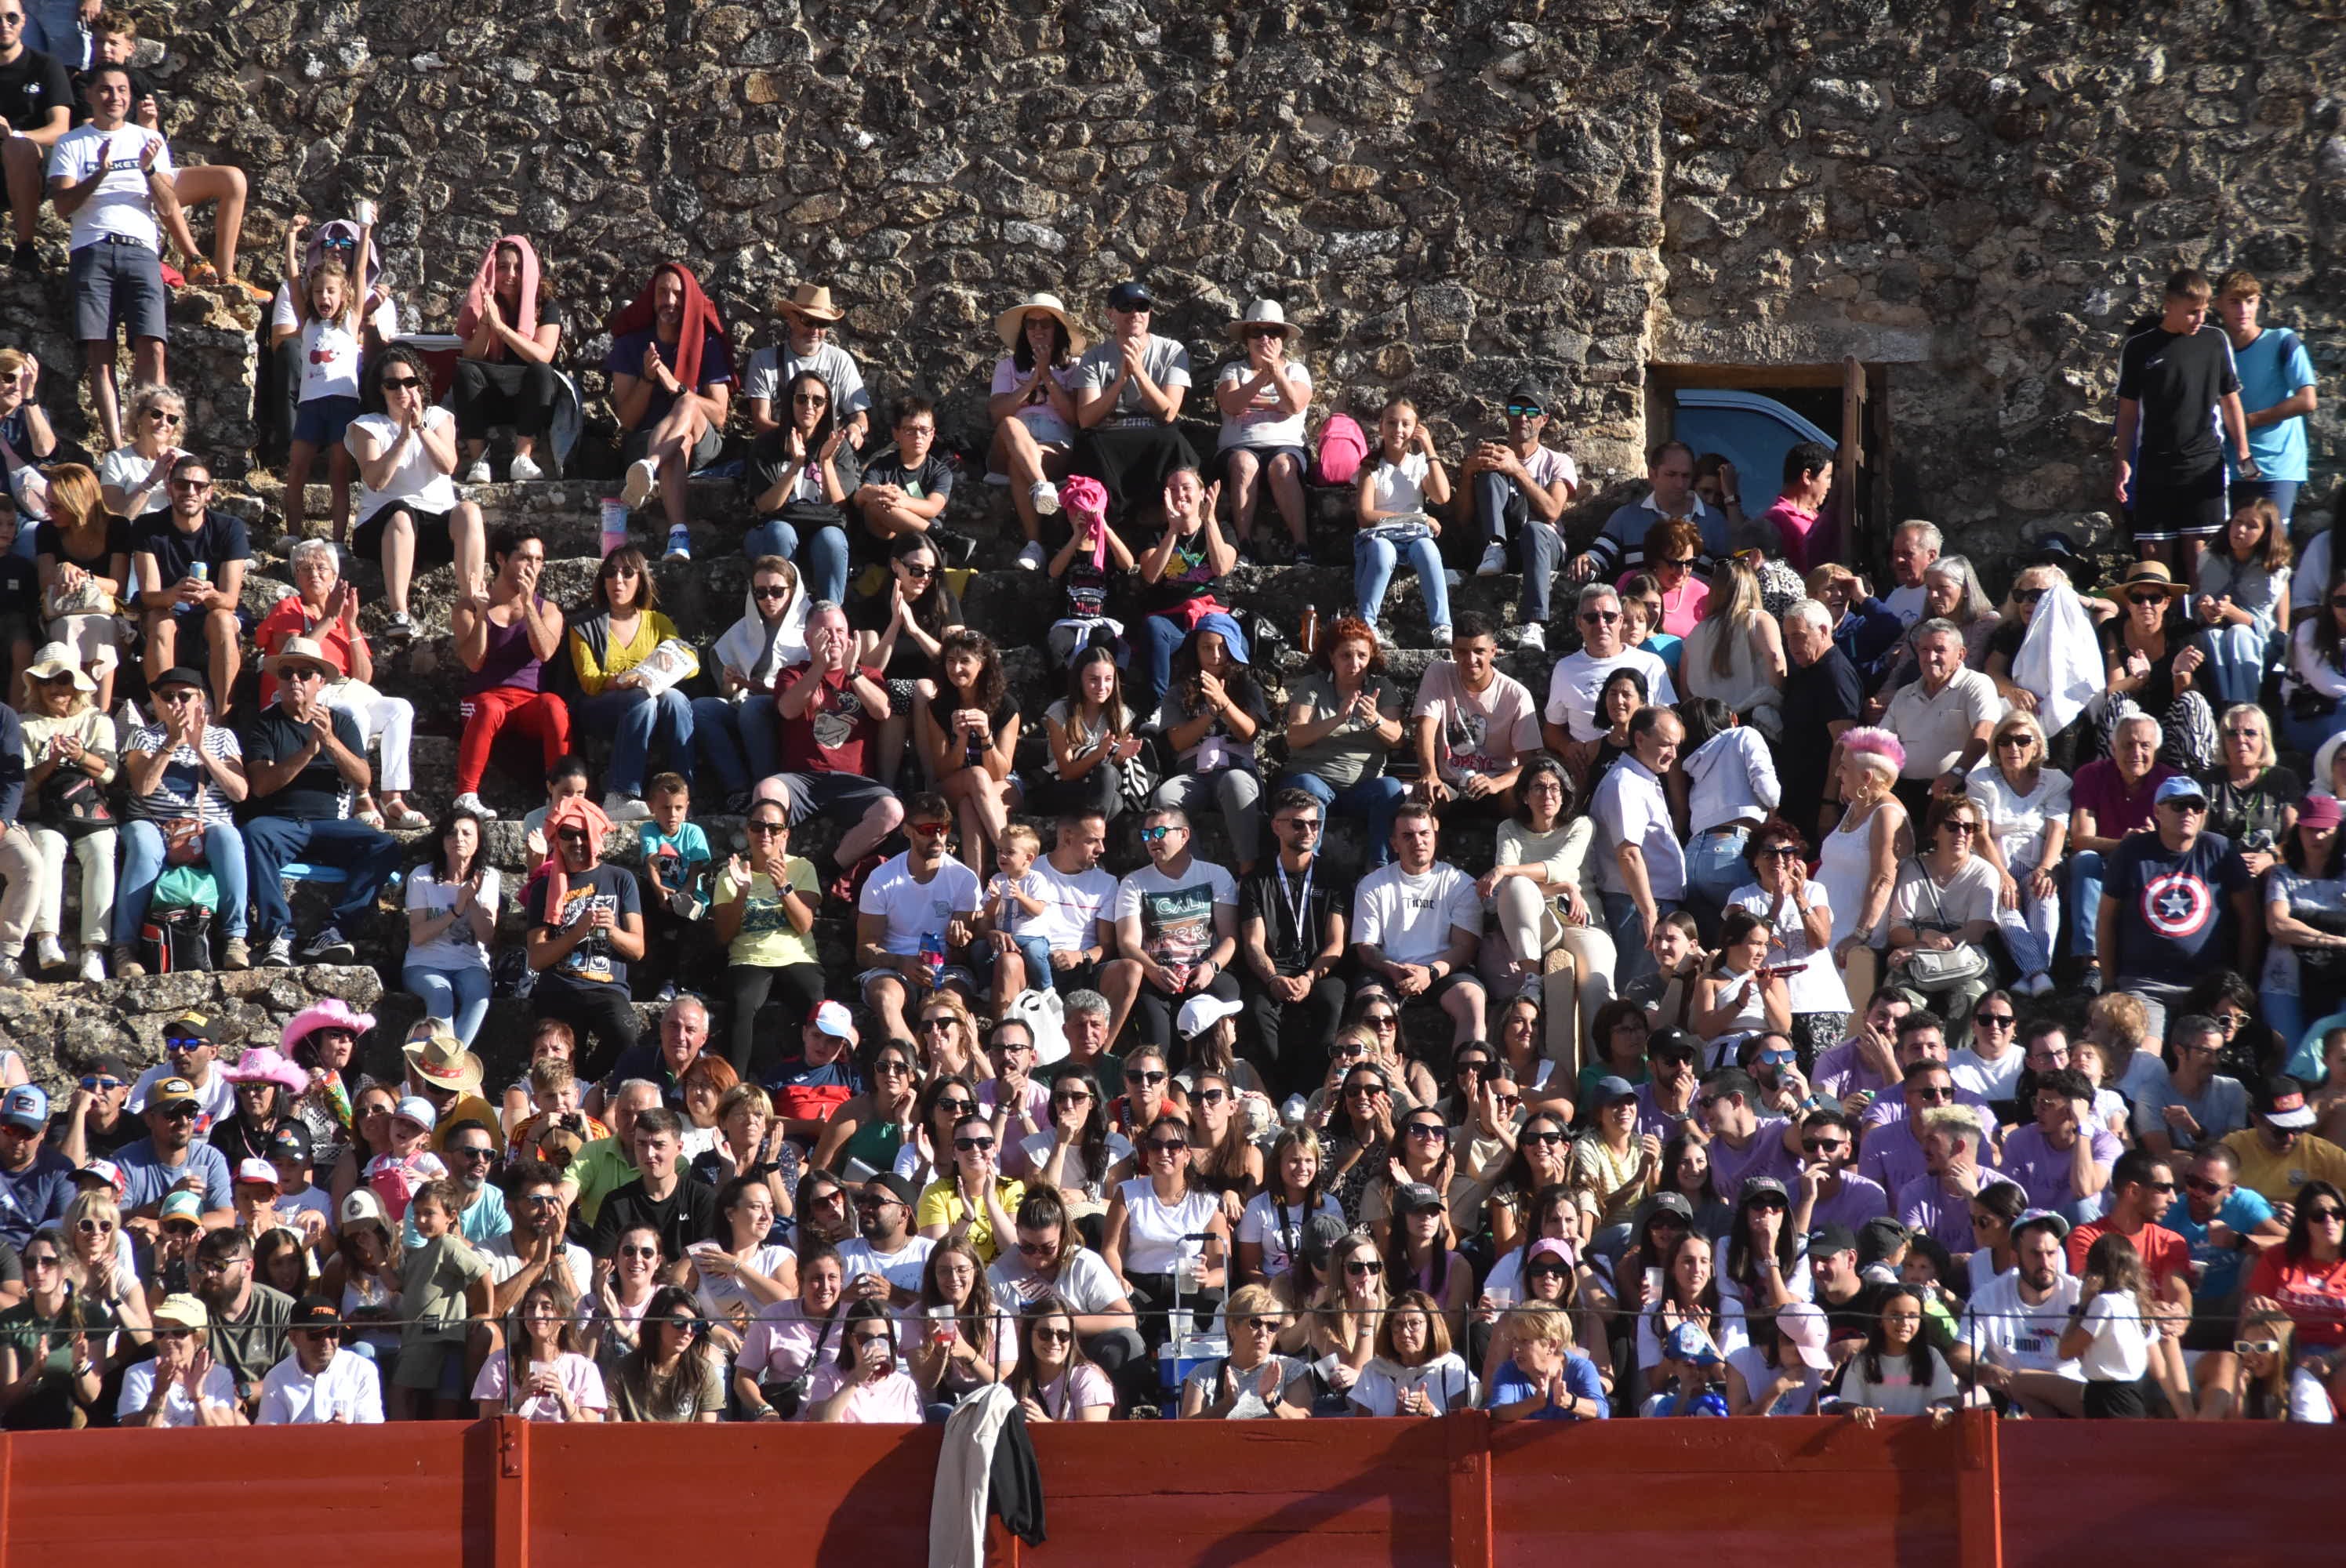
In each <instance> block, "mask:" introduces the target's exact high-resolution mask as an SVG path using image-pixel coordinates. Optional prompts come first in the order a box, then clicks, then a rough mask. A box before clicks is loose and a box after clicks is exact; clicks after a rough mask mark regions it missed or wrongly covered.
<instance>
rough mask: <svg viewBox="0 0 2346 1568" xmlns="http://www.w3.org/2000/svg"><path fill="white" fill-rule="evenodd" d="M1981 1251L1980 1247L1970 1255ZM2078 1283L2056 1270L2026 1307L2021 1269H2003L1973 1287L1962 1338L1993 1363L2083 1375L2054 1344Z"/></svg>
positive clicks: (2065, 1322)
mask: <svg viewBox="0 0 2346 1568" xmlns="http://www.w3.org/2000/svg"><path fill="white" fill-rule="evenodd" d="M2013 1054H2014V1055H2015V1056H2016V1055H2019V1054H2020V1053H2019V1052H2016V1051H2015V1052H2014V1053H2013ZM1986 1253H1987V1248H1985V1247H1982V1248H1981V1249H1980V1250H1979V1252H1977V1253H1974V1255H1973V1256H1974V1257H1983V1256H1985V1255H1986ZM2077 1288H2078V1286H2077V1277H2076V1275H2074V1274H2069V1273H2066V1272H2065V1273H2061V1274H2056V1275H2055V1276H2054V1277H2053V1294H2052V1295H2050V1296H2048V1297H2046V1298H2045V1299H2044V1300H2043V1301H2041V1302H2038V1303H2037V1304H2036V1305H2035V1306H2030V1305H2029V1304H2028V1303H2027V1302H2025V1301H2024V1300H2022V1299H2021V1297H2020V1270H2019V1269H2017V1268H2007V1269H2005V1270H2004V1272H2003V1273H2002V1274H1999V1275H1997V1276H1996V1277H1995V1278H1994V1279H1991V1280H1989V1281H1988V1282H1987V1284H1986V1285H1984V1286H1983V1287H1982V1288H1979V1289H1977V1290H1974V1292H1972V1298H1971V1310H1970V1311H1969V1312H1967V1313H1966V1314H1964V1319H1963V1335H1964V1340H1965V1341H1966V1342H1967V1343H1969V1344H1971V1345H1973V1346H1974V1347H1975V1348H1976V1349H1975V1353H1976V1354H1979V1355H1981V1356H1984V1357H1985V1358H1986V1359H1988V1360H1989V1361H1991V1362H1993V1363H1994V1365H1996V1366H1999V1367H2005V1368H2009V1369H2012V1370H2014V1371H2021V1372H2058V1373H2059V1374H2060V1375H2061V1376H2063V1377H2065V1378H2076V1379H2080V1380H2082V1379H2083V1378H2084V1377H2085V1375H2086V1374H2085V1372H2084V1371H2083V1370H2082V1369H2079V1367H2078V1365H2077V1363H2076V1362H2075V1361H2069V1360H2064V1359H2062V1357H2061V1352H2060V1349H2059V1346H2060V1343H2061V1332H2062V1330H2063V1329H2066V1328H2068V1326H2069V1308H2072V1307H2075V1306H2076V1304H2077ZM2105 1299H2106V1298H2105Z"/></svg>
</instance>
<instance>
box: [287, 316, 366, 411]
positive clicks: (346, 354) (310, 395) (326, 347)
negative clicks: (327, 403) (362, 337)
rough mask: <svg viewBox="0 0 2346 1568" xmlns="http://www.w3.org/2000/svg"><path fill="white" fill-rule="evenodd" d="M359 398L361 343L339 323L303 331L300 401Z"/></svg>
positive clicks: (318, 323)
mask: <svg viewBox="0 0 2346 1568" xmlns="http://www.w3.org/2000/svg"><path fill="white" fill-rule="evenodd" d="M358 395H359V341H358V339H356V338H354V337H352V335H351V330H350V329H349V328H348V327H346V326H344V325H342V322H340V321H320V320H313V321H311V322H310V323H309V324H308V325H307V326H305V327H303V328H302V329H301V401H302V402H315V401H316V400H317V399H319V398H321V397H356V396H358Z"/></svg>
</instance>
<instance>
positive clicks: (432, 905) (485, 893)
mask: <svg viewBox="0 0 2346 1568" xmlns="http://www.w3.org/2000/svg"><path fill="white" fill-rule="evenodd" d="M500 885H501V884H500V882H499V881H498V877H497V873H496V871H495V868H494V867H487V866H484V867H483V868H482V869H481V892H480V898H479V904H480V907H481V908H483V909H484V910H487V911H489V912H490V913H491V914H492V915H494V914H495V912H496V911H497V909H498V907H499V905H498V902H497V899H498V891H499V888H500ZM462 891H464V884H463V883H461V882H444V881H441V880H440V876H439V873H438V872H436V871H417V872H416V873H415V874H414V875H413V876H411V877H409V878H408V879H407V907H408V909H409V911H422V912H423V913H424V914H427V915H432V916H434V917H437V916H440V915H444V914H446V913H447V912H448V911H450V910H452V909H454V908H455V907H456V895H457V894H458V893H460V892H462ZM470 929H471V928H470V927H469V926H468V925H467V924H466V923H465V922H464V921H458V922H457V923H456V924H454V925H452V926H450V927H449V928H448V929H447V930H446V931H444V932H441V934H440V935H438V936H436V937H433V939H432V940H431V941H430V942H425V943H423V945H422V946H420V947H419V946H413V945H411V946H410V947H409V948H408V950H407V960H406V962H409V963H413V964H415V965H418V966H419V967H421V968H424V969H444V970H472V969H486V968H488V966H489V950H488V949H487V948H486V947H485V946H484V945H483V944H482V943H481V942H480V941H479V940H478V939H477V938H474V937H472V936H459V935H458V934H457V932H464V931H469V930H470Z"/></svg>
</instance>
